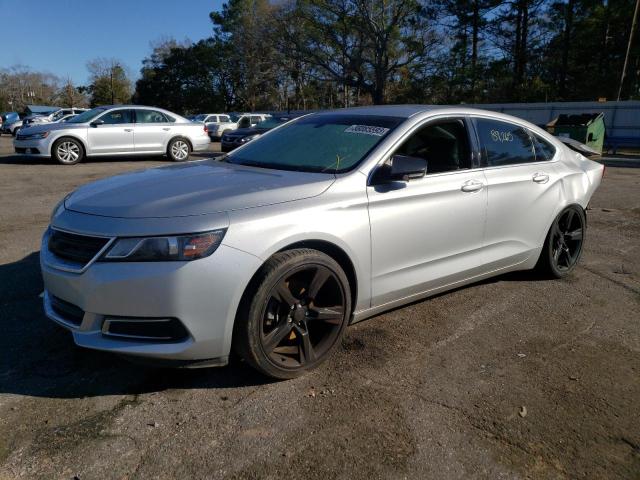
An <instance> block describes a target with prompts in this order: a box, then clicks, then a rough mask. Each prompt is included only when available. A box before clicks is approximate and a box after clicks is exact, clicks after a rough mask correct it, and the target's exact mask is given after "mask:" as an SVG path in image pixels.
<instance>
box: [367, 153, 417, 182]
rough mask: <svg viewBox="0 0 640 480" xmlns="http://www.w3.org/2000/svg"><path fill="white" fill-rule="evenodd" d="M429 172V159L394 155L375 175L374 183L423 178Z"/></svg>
mask: <svg viewBox="0 0 640 480" xmlns="http://www.w3.org/2000/svg"><path fill="white" fill-rule="evenodd" d="M426 173H427V161H426V160H425V159H424V158H421V157H410V156H408V155H393V156H392V157H391V158H390V159H389V162H387V163H385V164H384V165H382V166H381V167H380V168H378V170H376V172H375V173H374V175H373V183H374V184H378V183H386V182H396V181H403V182H408V181H409V180H412V179H416V178H422V177H424V176H425V175H426Z"/></svg>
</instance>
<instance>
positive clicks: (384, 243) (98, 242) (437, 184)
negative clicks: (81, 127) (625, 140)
mask: <svg viewBox="0 0 640 480" xmlns="http://www.w3.org/2000/svg"><path fill="white" fill-rule="evenodd" d="M602 175H603V166H602V165H601V164H599V163H596V162H593V161H591V160H588V159H587V158H585V157H583V156H582V155H581V154H579V153H577V152H575V151H573V150H570V149H568V148H567V147H565V146H564V144H563V143H561V142H560V141H559V140H558V139H556V138H554V137H553V136H551V135H549V134H547V133H546V132H544V131H543V130H541V129H539V128H537V127H536V126H534V125H532V124H530V123H528V122H525V121H522V120H519V119H517V118H513V117H510V116H507V115H501V114H497V113H490V112H485V111H481V110H473V109H468V108H441V107H422V106H389V107H368V108H359V109H347V110H339V111H333V112H325V113H317V114H312V115H308V116H305V117H301V118H298V119H295V120H293V121H291V122H289V123H286V124H284V125H283V126H280V127H278V128H276V129H274V130H271V131H270V132H268V133H266V134H264V135H263V136H261V137H260V138H259V139H256V140H254V141H252V142H249V143H247V144H246V145H244V146H242V147H240V148H238V149H237V150H235V151H233V152H232V153H230V154H228V155H226V156H225V157H223V158H222V159H220V160H205V161H200V162H191V163H186V164H181V165H176V166H170V167H163V168H156V169H149V170H146V171H141V172H137V173H130V174H126V175H119V176H116V177H113V178H110V179H104V180H100V181H97V182H93V183H90V184H88V185H86V186H83V187H81V188H79V189H78V190H76V191H75V192H73V193H71V194H70V195H68V196H67V197H66V198H64V199H63V200H62V201H61V202H60V203H59V204H58V205H57V206H56V207H55V209H54V210H53V214H52V216H51V225H50V227H49V228H48V230H47V231H46V233H45V234H44V237H43V241H42V248H41V266H42V274H43V277H44V284H45V289H46V290H45V295H44V307H45V311H46V314H47V316H48V317H49V318H51V319H52V320H54V321H56V322H57V323H59V324H61V325H63V326H64V327H66V328H68V329H69V330H71V331H72V332H73V338H74V340H75V342H76V343H77V344H78V345H81V346H83V347H88V348H94V349H99V350H105V351H110V352H117V353H120V354H126V355H134V356H138V357H148V358H152V359H156V360H166V361H173V362H176V363H177V364H179V365H196V366H204V365H224V364H226V363H227V359H228V357H229V354H230V352H231V351H235V352H237V353H238V354H240V355H241V356H242V357H244V358H245V359H246V361H247V362H249V363H250V364H251V365H252V366H254V367H255V368H257V369H258V370H260V371H262V372H264V373H265V374H267V375H270V376H273V377H276V378H291V377H294V376H297V375H299V374H301V373H303V372H305V371H306V370H308V369H311V368H313V367H315V366H317V365H318V364H319V363H321V362H322V361H323V360H325V359H326V358H327V356H328V355H329V353H330V352H331V351H332V349H334V348H335V346H336V345H337V344H338V343H339V341H340V338H341V336H342V334H343V331H344V329H345V327H346V326H347V324H349V323H353V322H358V321H360V320H363V319H365V318H367V317H371V316H373V315H376V314H378V313H380V312H383V311H385V310H388V309H390V308H394V307H397V306H400V305H403V304H406V303H408V302H413V301H416V300H419V299H422V298H425V297H428V296H430V295H434V294H436V293H439V292H442V291H445V290H449V289H452V288H457V287H460V286H461V285H465V284H468V283H471V282H477V281H478V280H480V279H483V278H487V277H491V276H494V275H498V274H501V273H505V272H510V271H514V270H527V269H533V268H537V269H539V270H541V271H543V272H545V273H546V274H548V276H549V277H556V278H558V277H563V276H565V275H567V274H568V273H569V272H571V271H572V269H573V268H574V267H575V265H576V263H577V262H578V259H579V258H580V254H581V252H582V245H583V242H584V235H585V228H586V221H585V211H586V207H587V204H588V202H589V199H590V198H591V196H592V195H593V193H594V191H595V190H596V188H597V187H598V185H599V184H600V182H601V178H602Z"/></svg>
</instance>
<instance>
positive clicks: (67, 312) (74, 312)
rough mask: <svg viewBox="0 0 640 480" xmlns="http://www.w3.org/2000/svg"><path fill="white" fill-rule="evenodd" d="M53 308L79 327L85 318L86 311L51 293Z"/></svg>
mask: <svg viewBox="0 0 640 480" xmlns="http://www.w3.org/2000/svg"><path fill="white" fill-rule="evenodd" d="M51 310H53V311H54V312H55V313H56V315H58V316H59V317H60V318H62V319H63V320H65V321H67V322H69V323H71V324H73V325H75V326H76V327H79V326H80V324H81V323H82V319H83V318H84V311H82V309H81V308H80V307H76V306H75V305H74V304H73V303H69V302H67V301H65V300H62V299H61V298H58V297H56V296H54V295H51Z"/></svg>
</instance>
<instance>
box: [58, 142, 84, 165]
mask: <svg viewBox="0 0 640 480" xmlns="http://www.w3.org/2000/svg"><path fill="white" fill-rule="evenodd" d="M51 152H52V154H53V158H54V159H55V160H56V161H57V162H58V163H61V164H63V165H75V164H76V163H78V162H80V161H81V160H82V159H83V158H84V148H83V147H82V144H81V143H80V142H79V141H78V140H75V139H73V138H61V139H60V140H58V141H57V142H56V143H54V144H53V148H52V149H51Z"/></svg>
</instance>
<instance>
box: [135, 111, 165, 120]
mask: <svg viewBox="0 0 640 480" xmlns="http://www.w3.org/2000/svg"><path fill="white" fill-rule="evenodd" d="M136 123H167V117H165V116H164V115H163V114H162V113H161V112H158V111H156V110H136Z"/></svg>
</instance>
